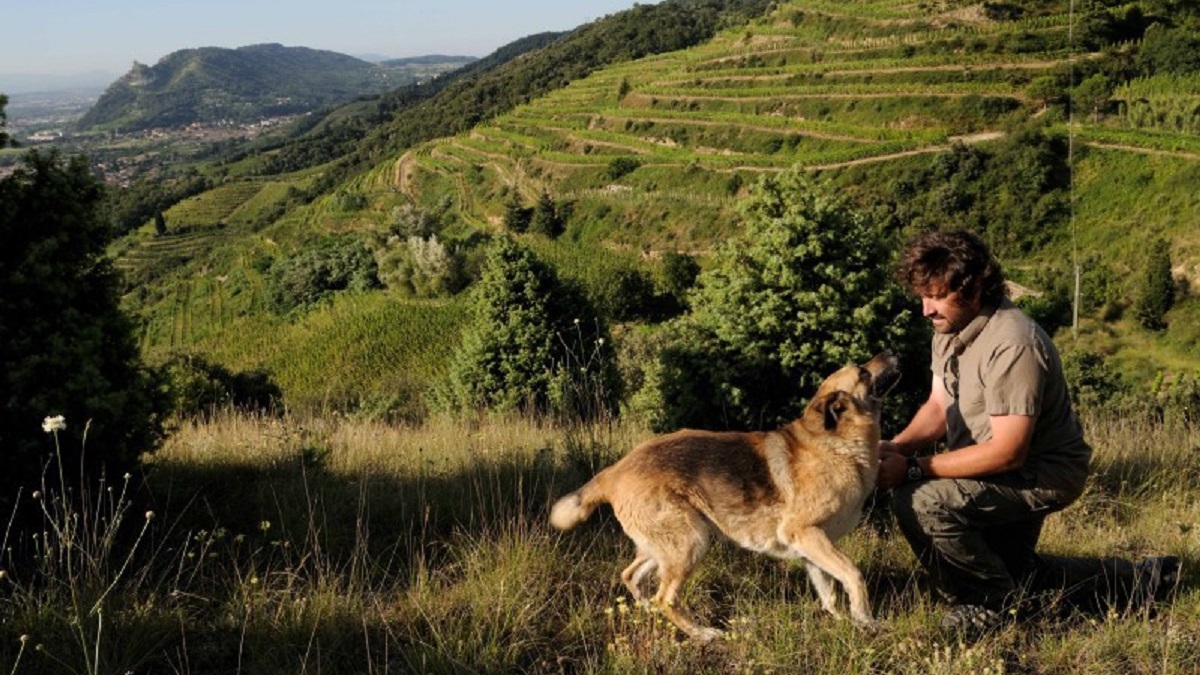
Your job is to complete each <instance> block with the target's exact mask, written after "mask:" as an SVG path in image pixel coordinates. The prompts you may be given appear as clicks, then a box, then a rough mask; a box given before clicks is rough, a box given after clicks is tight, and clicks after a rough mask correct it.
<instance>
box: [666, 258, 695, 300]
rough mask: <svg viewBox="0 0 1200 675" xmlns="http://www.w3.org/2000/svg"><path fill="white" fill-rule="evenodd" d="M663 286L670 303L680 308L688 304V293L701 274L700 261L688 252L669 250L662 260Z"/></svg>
mask: <svg viewBox="0 0 1200 675" xmlns="http://www.w3.org/2000/svg"><path fill="white" fill-rule="evenodd" d="M661 274H662V277H661V278H662V288H663V292H664V294H665V295H666V296H667V298H668V299H669V302H670V304H672V305H673V306H674V307H677V308H679V309H681V310H682V309H686V308H687V306H688V300H687V295H688V292H689V291H691V289H692V287H693V286H695V284H696V277H698V276H700V263H699V262H697V261H696V257H695V256H693V255H689V254H687V253H678V252H676V251H668V252H667V253H665V254H664V255H663V261H662V271H661Z"/></svg>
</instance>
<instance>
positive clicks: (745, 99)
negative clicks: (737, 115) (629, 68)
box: [625, 90, 1029, 108]
mask: <svg viewBox="0 0 1200 675" xmlns="http://www.w3.org/2000/svg"><path fill="white" fill-rule="evenodd" d="M967 96H996V97H1001V98H1011V99H1013V100H1016V101H1021V102H1022V103H1028V102H1029V97H1027V96H1025V95H1024V94H1023V93H1021V92H1017V91H1005V92H999V91H997V92H991V93H988V92H984V93H980V92H971V93H954V92H945V91H915V90H914V91H897V92H876V93H864V94H835V93H832V92H831V93H824V94H778V95H775V96H696V95H694V94H679V95H675V94H653V95H651V94H639V93H636V92H633V93H629V94H626V95H625V100H627V101H628V100H631V99H632V100H638V101H640V102H642V103H643V104H644V105H645V106H646V107H647V108H649V107H650V105H651V104H652V101H651V99H654V100H656V101H725V102H729V103H753V102H756V101H787V100H807V99H812V98H822V99H848V98H857V99H872V98H905V97H922V98H966V97H967Z"/></svg>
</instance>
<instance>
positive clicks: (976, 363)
mask: <svg viewBox="0 0 1200 675" xmlns="http://www.w3.org/2000/svg"><path fill="white" fill-rule="evenodd" d="M932 367H933V373H934V375H938V376H941V377H942V379H943V382H944V384H945V387H946V443H947V445H948V446H949V447H950V448H951V449H957V448H962V447H966V446H968V445H974V444H976V443H981V442H983V441H986V440H988V439H990V438H991V437H992V427H991V420H990V418H991V416H993V415H1027V416H1030V417H1036V418H1037V420H1036V422H1035V423H1034V430H1033V440H1032V442H1031V443H1030V446H1029V453H1028V455H1027V456H1026V459H1025V464H1024V466H1022V467H1021V468H1020V469H1019V473H1020V474H1021V475H1022V476H1024V477H1025V478H1026V479H1029V480H1031V481H1033V482H1034V485H1035V486H1036V487H1039V488H1044V489H1049V490H1054V491H1055V492H1058V493H1060V495H1061V497H1062V498H1064V499H1066V500H1071V499H1074V498H1076V497H1078V496H1079V495H1080V494H1081V493H1082V492H1083V486H1084V482H1085V481H1086V479H1087V473H1088V462H1089V461H1090V459H1091V456H1092V449H1091V448H1090V447H1089V446H1088V444H1087V443H1086V442H1084V440H1083V428H1082V426H1081V425H1080V424H1079V420H1078V418H1076V417H1075V413H1074V412H1073V411H1072V409H1071V400H1070V398H1069V396H1068V394H1067V384H1066V379H1065V378H1064V377H1063V372H1062V362H1061V361H1060V360H1059V357H1058V350H1057V349H1055V347H1054V343H1053V342H1051V340H1050V336H1048V335H1046V332H1045V331H1044V330H1042V328H1041V327H1040V326H1038V325H1037V323H1035V322H1034V321H1033V320H1032V319H1030V318H1029V317H1028V316H1026V315H1025V314H1024V313H1023V312H1021V310H1019V309H1017V307H1016V306H1015V305H1013V304H1012V302H1010V301H1009V300H1007V299H1006V300H1004V301H1002V302H1001V303H1000V306H999V307H984V308H983V310H982V311H981V312H980V314H979V316H977V317H975V319H974V320H972V321H971V323H969V324H967V326H966V327H965V328H963V329H962V330H961V331H959V332H958V333H956V334H937V335H935V336H934V338H933V361H932Z"/></svg>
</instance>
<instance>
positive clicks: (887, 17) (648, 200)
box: [396, 1, 1195, 248]
mask: <svg viewBox="0 0 1200 675" xmlns="http://www.w3.org/2000/svg"><path fill="white" fill-rule="evenodd" d="M924 7H927V5H924V4H922V5H920V6H918V7H916V8H914V6H913V5H911V4H907V3H898V2H886V1H879V2H867V3H834V2H824V1H822V2H805V3H783V4H781V6H780V7H779V8H778V9H777V10H776V11H775V12H773V13H772V14H770V15H768V16H767V17H766V18H764V19H761V20H759V21H758V22H756V23H755V24H753V25H751V26H748V27H743V28H739V29H735V30H730V31H728V32H726V33H724V34H722V35H720V36H719V37H718V38H717V39H715V40H713V41H711V42H709V43H707V44H704V45H702V46H699V47H696V48H693V49H690V50H687V51H683V52H675V53H671V54H668V55H659V56H655V57H648V58H646V59H643V60H640V61H636V62H630V63H626V64H624V65H621V66H618V67H611V68H608V69H605V70H603V71H601V72H598V73H595V74H593V75H592V76H590V77H588V78H586V79H583V80H580V81H577V82H574V83H572V84H570V85H569V86H567V87H565V88H563V89H560V90H558V91H556V92H554V93H552V94H550V95H548V96H545V97H543V98H541V99H538V100H535V101H532V102H530V103H529V104H527V105H524V106H521V107H519V108H517V109H516V110H514V111H513V112H511V113H510V114H507V115H504V116H502V117H500V118H498V119H495V120H493V121H492V122H491V123H489V124H487V125H484V126H481V127H477V128H475V129H474V130H472V131H471V132H469V133H466V134H462V135H459V136H456V137H454V138H450V139H441V140H439V141H437V142H434V143H429V144H426V145H424V146H421V147H420V148H418V149H416V150H414V151H411V152H410V153H408V154H407V155H406V156H405V157H404V158H402V159H401V160H400V161H399V164H401V165H403V167H404V170H403V172H400V171H399V170H398V171H397V172H396V174H397V175H396V182H397V185H398V187H399V189H401V190H402V191H403V192H404V193H405V194H407V195H410V196H412V197H414V198H416V199H419V200H420V199H424V200H427V201H428V200H432V199H433V198H435V196H439V197H440V196H441V195H444V194H446V193H451V194H455V195H457V197H458V199H457V201H458V206H459V209H460V211H461V213H462V216H463V218H464V219H465V220H466V221H468V222H472V223H477V224H480V223H486V224H491V225H493V226H494V225H497V224H499V223H501V222H502V214H503V213H504V206H505V201H506V199H507V196H508V194H509V191H510V190H513V189H515V190H517V191H518V192H519V194H520V196H521V199H522V200H523V201H524V202H525V203H532V202H533V201H534V200H536V198H537V196H538V195H539V194H541V193H542V191H543V190H545V191H547V192H549V193H550V194H551V195H553V196H554V198H555V199H556V200H559V201H563V202H570V203H572V206H573V209H574V214H575V217H576V218H577V219H578V220H579V221H581V222H583V223H589V222H590V223H593V225H592V226H591V227H589V226H586V225H585V226H583V227H581V228H580V229H581V236H583V237H584V238H589V237H594V238H600V239H605V240H606V241H607V242H608V243H610V244H613V243H615V244H624V245H630V246H635V247H642V248H645V247H650V248H654V247H656V246H664V245H666V243H667V241H668V240H672V239H679V240H694V239H695V238H696V237H697V236H703V234H702V231H701V230H700V229H699V228H698V227H697V224H696V223H695V219H696V218H704V219H708V220H713V219H715V220H716V221H717V223H718V227H716V228H715V229H714V228H708V231H709V232H713V231H720V230H721V229H722V227H721V225H728V224H729V222H730V219H731V217H732V212H733V204H734V201H735V200H736V198H737V196H738V195H739V192H740V189H741V187H742V186H744V185H746V184H747V182H748V181H751V180H753V179H754V176H756V175H758V174H761V173H763V172H775V171H780V170H783V169H785V168H788V167H791V166H793V165H796V164H799V165H802V166H804V167H807V168H809V169H810V170H812V171H814V172H819V171H825V170H831V169H838V168H841V167H847V166H852V165H856V164H861V163H866V162H876V161H886V160H892V159H899V158H903V157H908V156H912V155H918V154H924V153H932V152H941V151H944V150H946V149H948V148H949V147H950V146H951V144H952V143H955V142H963V143H977V142H985V141H990V140H995V139H997V138H1000V137H1001V136H1003V135H1004V134H1005V131H1006V129H1008V128H1010V127H1011V126H1012V125H1013V124H1016V123H1018V122H1020V121H1022V120H1026V119H1029V118H1031V117H1034V116H1036V115H1038V114H1039V111H1040V110H1041V109H1042V108H1043V106H1044V105H1045V100H1044V97H1045V96H1046V94H1045V92H1044V91H1042V90H1039V85H1041V86H1042V87H1043V89H1044V87H1045V82H1044V81H1049V80H1052V79H1054V77H1058V79H1061V80H1065V79H1067V78H1066V77H1064V74H1067V73H1070V72H1072V69H1073V66H1074V64H1075V63H1079V62H1082V61H1083V60H1086V59H1092V58H1095V57H1097V56H1098V55H1096V54H1088V53H1086V51H1085V50H1084V49H1083V48H1082V47H1078V46H1073V45H1072V44H1071V35H1072V29H1073V28H1074V26H1073V24H1072V17H1071V16H1070V15H1068V14H1066V13H1062V14H1047V15H1044V16H1031V17H1027V18H1023V19H1021V20H1015V21H998V20H991V19H988V18H987V16H986V14H985V12H984V9H983V6H982V5H964V4H963V3H941V4H937V3H931V4H930V5H928V7H929V9H920V8H924ZM1039 78H1041V80H1043V82H1039ZM1169 84H1170V83H1154V82H1147V83H1144V84H1142V85H1140V86H1139V87H1132V88H1127V89H1129V91H1130V93H1129V94H1128V95H1129V96H1133V95H1134V94H1135V93H1136V92H1138V91H1142V90H1146V89H1153V91H1154V92H1155V94H1156V96H1159V97H1164V98H1166V99H1169V100H1175V98H1173V94H1172V93H1171V92H1172V88H1171V87H1170V86H1169ZM1056 93H1057V95H1060V96H1062V97H1063V98H1065V97H1066V95H1067V92H1066V89H1065V87H1060V88H1059V89H1058V90H1057V92H1056ZM1185 94H1186V91H1185ZM1193 96H1194V95H1193ZM1152 100H1153V102H1154V103H1153V105H1154V106H1155V109H1156V110H1160V111H1161V110H1168V109H1170V110H1173V108H1170V106H1171V105H1173V104H1172V103H1170V102H1169V101H1164V100H1162V99H1161V98H1154V99H1152ZM1142 107H1143V108H1145V106H1142ZM1138 110H1140V113H1139V112H1138V111H1135V113H1134V114H1135V115H1138V114H1140V118H1139V119H1147V118H1149V117H1151V116H1152V112H1146V111H1145V110H1142V109H1140V108H1139V109H1138ZM1078 122H1079V123H1080V125H1081V127H1082V126H1086V125H1087V121H1086V120H1078ZM1064 123H1065V120H1064ZM1092 126H1093V127H1094V125H1092ZM1186 128H1187V127H1186V126H1180V131H1182V130H1183V129H1186ZM1078 131H1079V133H1080V139H1081V140H1083V141H1095V142H1104V143H1108V144H1110V145H1113V144H1117V141H1116V140H1115V139H1114V134H1116V135H1120V132H1119V131H1117V130H1111V129H1109V128H1107V127H1104V128H1100V127H1095V128H1088V129H1083V128H1081V129H1079V130H1078ZM1180 131H1172V130H1169V129H1159V130H1158V131H1157V132H1156V133H1158V134H1159V136H1158V137H1155V136H1154V135H1146V136H1143V135H1137V138H1126V137H1124V136H1122V137H1121V139H1120V145H1122V146H1129V145H1132V146H1134V148H1135V149H1137V148H1142V147H1143V146H1144V147H1145V149H1146V150H1164V149H1177V150H1187V149H1190V148H1192V147H1194V144H1195V142H1194V139H1186V138H1184V139H1179V138H1178V137H1179V136H1181V135H1182V134H1181V133H1180ZM1162 134H1166V135H1168V136H1171V138H1170V139H1167V140H1164V139H1163V138H1162ZM618 167H621V168H618ZM401 173H403V176H401V175H400V174H401ZM735 176H736V177H735ZM723 186H724V188H723ZM714 195H717V196H718V197H719V203H718V204H717V205H716V208H713V206H714V205H713V199H714ZM689 199H695V200H699V201H702V202H703V205H700V204H697V205H696V206H695V208H691V209H688V208H684V209H680V208H679V205H680V201H681V200H682V201H683V202H687V201H688V200H689ZM668 201H669V202H670V204H668V203H667V202H668ZM598 214H599V215H598ZM614 216H615V217H614ZM651 218H654V219H655V220H654V225H653V226H652V227H639V224H642V223H646V222H647V221H649V220H650V219H651ZM601 219H603V220H605V221H606V222H607V223H608V224H607V225H605V226H596V225H595V222H596V221H599V220H601ZM699 244H700V245H701V246H703V245H704V244H703V242H699Z"/></svg>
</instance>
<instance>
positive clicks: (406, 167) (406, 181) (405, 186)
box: [392, 150, 416, 199]
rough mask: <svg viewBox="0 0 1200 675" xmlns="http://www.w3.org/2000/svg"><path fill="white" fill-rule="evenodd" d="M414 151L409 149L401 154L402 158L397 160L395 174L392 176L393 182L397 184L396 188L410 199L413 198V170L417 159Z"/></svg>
mask: <svg viewBox="0 0 1200 675" xmlns="http://www.w3.org/2000/svg"><path fill="white" fill-rule="evenodd" d="M414 152H415V151H414V150H409V151H408V152H406V153H404V154H403V155H400V159H398V160H396V169H395V176H394V177H393V178H392V184H393V185H395V186H396V190H398V191H399V192H400V194H402V195H404V196H405V197H408V198H409V199H412V198H413V193H412V171H413V163H414V162H415V161H416V157H415V155H414Z"/></svg>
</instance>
